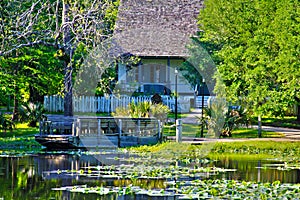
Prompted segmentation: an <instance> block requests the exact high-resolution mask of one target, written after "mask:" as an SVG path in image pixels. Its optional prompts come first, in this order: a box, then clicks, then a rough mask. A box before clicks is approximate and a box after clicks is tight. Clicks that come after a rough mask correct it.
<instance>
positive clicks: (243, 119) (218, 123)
mask: <svg viewBox="0 0 300 200" xmlns="http://www.w3.org/2000/svg"><path fill="white" fill-rule="evenodd" d="M197 118H198V120H199V122H200V127H201V126H204V127H205V128H207V129H208V134H210V135H212V136H214V137H221V136H222V137H228V136H229V137H231V136H232V131H233V130H234V129H235V128H238V127H239V125H245V126H247V127H248V125H250V118H249V116H248V110H247V109H245V108H242V107H238V108H236V109H233V108H231V107H228V106H227V104H226V101H225V99H222V98H215V99H212V100H211V101H210V104H209V106H208V107H207V108H204V109H203V118H201V117H197Z"/></svg>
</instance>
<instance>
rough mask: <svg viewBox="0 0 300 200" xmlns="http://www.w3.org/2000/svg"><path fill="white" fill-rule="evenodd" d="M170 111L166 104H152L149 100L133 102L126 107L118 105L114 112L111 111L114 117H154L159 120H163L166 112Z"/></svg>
mask: <svg viewBox="0 0 300 200" xmlns="http://www.w3.org/2000/svg"><path fill="white" fill-rule="evenodd" d="M169 112H170V109H169V107H168V106H166V105H163V104H152V103H150V102H147V101H144V102H138V103H137V104H135V103H134V102H132V103H130V104H129V105H128V108H123V107H118V108H116V112H114V113H112V116H114V117H117V116H118V117H120V116H121V117H128V116H130V117H132V118H139V117H155V118H157V119H159V120H160V121H161V122H164V121H165V119H166V118H167V114H168V113H169Z"/></svg>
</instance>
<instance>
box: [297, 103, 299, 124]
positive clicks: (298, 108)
mask: <svg viewBox="0 0 300 200" xmlns="http://www.w3.org/2000/svg"><path fill="white" fill-rule="evenodd" d="M297 121H298V122H300V104H298V106H297Z"/></svg>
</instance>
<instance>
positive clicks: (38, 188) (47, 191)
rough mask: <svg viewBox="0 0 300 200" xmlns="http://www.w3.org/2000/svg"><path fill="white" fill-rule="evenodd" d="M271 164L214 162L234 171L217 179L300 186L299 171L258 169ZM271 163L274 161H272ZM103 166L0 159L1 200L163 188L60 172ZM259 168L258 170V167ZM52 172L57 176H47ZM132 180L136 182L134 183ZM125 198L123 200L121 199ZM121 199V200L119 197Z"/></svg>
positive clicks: (64, 158) (62, 159)
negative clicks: (79, 188)
mask: <svg viewBox="0 0 300 200" xmlns="http://www.w3.org/2000/svg"><path fill="white" fill-rule="evenodd" d="M115 156H116V155H112V158H108V157H106V159H109V160H110V162H111V163H113V164H122V162H123V161H120V160H118V159H114V157H115ZM268 163H272V162H271V161H260V160H258V161H249V160H230V159H226V158H225V159H222V160H220V161H218V162H216V163H212V164H209V165H215V166H217V167H223V168H227V169H237V171H235V172H227V173H223V174H221V175H219V177H217V178H224V179H237V180H245V181H258V182H273V181H275V180H280V181H281V182H284V183H300V171H299V170H290V171H279V170H276V169H264V168H260V167H262V166H263V165H264V164H268ZM273 163H274V162H273ZM101 165H103V164H102V162H101V159H99V158H96V157H94V156H89V155H64V154H60V155H32V156H26V157H2V158H0V184H1V187H0V199H1V198H2V199H23V200H32V199H59V200H61V199H63V200H69V199H72V200H77V199H78V200H79V199H80V200H82V199H116V198H117V197H116V196H114V195H111V196H105V197H102V196H99V195H96V194H80V193H69V192H65V191H52V190H51V189H52V188H57V187H63V186H70V185H84V184H87V185H89V186H125V185H129V184H134V185H140V186H142V187H144V188H147V189H148V188H155V187H157V188H163V187H164V183H163V181H162V180H151V181H150V180H147V179H137V180H115V179H102V178H100V177H94V178H88V177H82V176H79V175H78V174H74V176H72V174H71V175H70V174H67V175H66V174H61V173H59V171H60V170H70V171H73V170H74V171H78V170H80V169H82V168H86V167H89V166H101ZM257 167H258V168H257ZM51 171H55V172H56V173H49V172H51ZM134 181H135V182H134ZM122 198H125V197H122ZM118 199H120V198H118Z"/></svg>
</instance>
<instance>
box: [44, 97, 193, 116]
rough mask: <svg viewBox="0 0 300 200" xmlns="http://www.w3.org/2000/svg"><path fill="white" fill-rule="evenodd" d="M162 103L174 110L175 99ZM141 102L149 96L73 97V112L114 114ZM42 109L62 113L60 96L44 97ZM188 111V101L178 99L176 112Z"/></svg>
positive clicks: (164, 98)
mask: <svg viewBox="0 0 300 200" xmlns="http://www.w3.org/2000/svg"><path fill="white" fill-rule="evenodd" d="M162 98H163V103H164V104H165V105H167V106H168V107H169V108H170V109H171V110H172V111H174V110H175V98H174V97H169V96H163V97H162ZM133 101H134V102H135V103H137V102H143V101H148V102H150V101H151V97H149V96H139V97H130V96H121V97H119V98H117V97H116V96H113V95H111V96H107V97H93V96H80V97H73V106H74V112H92V113H95V112H106V113H110V112H115V110H116V108H117V107H127V106H128V104H129V103H131V102H133ZM44 108H45V109H46V110H47V111H49V112H62V111H64V100H63V98H62V97H61V96H57V95H55V96H45V97H44ZM189 109H190V102H189V99H185V98H179V99H178V111H179V112H188V111H189Z"/></svg>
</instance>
